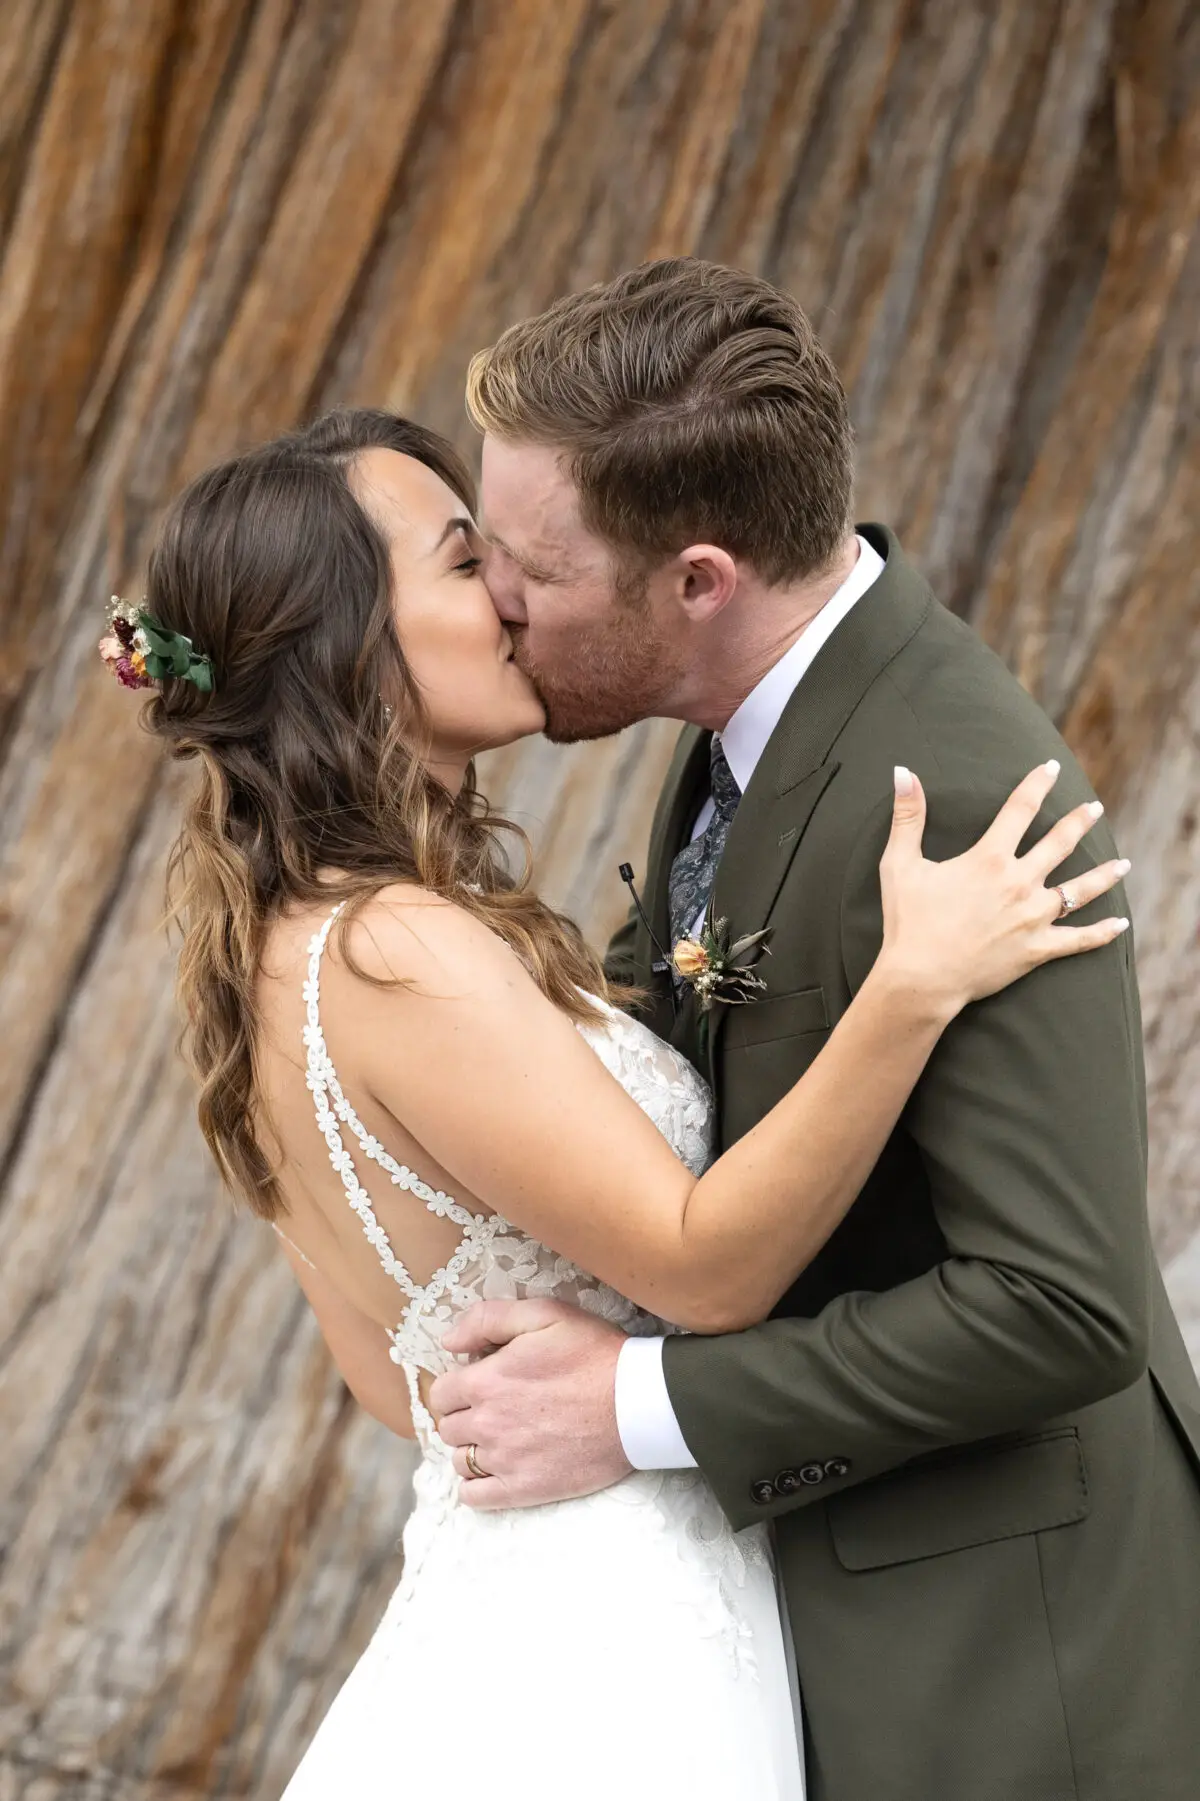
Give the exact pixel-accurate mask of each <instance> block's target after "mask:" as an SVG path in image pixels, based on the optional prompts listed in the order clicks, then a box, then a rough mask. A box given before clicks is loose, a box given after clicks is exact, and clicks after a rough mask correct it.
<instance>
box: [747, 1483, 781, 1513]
mask: <svg viewBox="0 0 1200 1801" xmlns="http://www.w3.org/2000/svg"><path fill="white" fill-rule="evenodd" d="M750 1499H751V1500H752V1501H753V1502H754V1505H755V1506H756V1507H769V1506H770V1504H771V1502H772V1501H773V1500H774V1499H775V1484H774V1483H773V1482H767V1481H765V1480H764V1481H762V1482H752V1483H751V1484H750Z"/></svg>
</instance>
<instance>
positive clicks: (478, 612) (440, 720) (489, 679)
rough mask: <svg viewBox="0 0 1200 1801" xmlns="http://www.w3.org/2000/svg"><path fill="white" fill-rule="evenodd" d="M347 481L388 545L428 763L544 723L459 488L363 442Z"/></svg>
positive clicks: (462, 758) (470, 752) (505, 740)
mask: <svg viewBox="0 0 1200 1801" xmlns="http://www.w3.org/2000/svg"><path fill="white" fill-rule="evenodd" d="M352 483H353V487H354V490H355V493H356V494H357V495H358V497H359V499H360V501H361V502H362V504H363V505H364V506H365V507H366V509H367V511H368V512H369V513H370V514H371V517H372V518H373V519H374V520H375V521H376V523H377V524H378V525H379V527H380V528H381V530H382V531H383V533H384V535H385V537H386V538H387V541H388V545H389V547H390V550H391V557H392V592H393V596H394V599H393V603H392V604H393V607H394V610H395V618H396V630H397V633H398V635H399V638H400V648H401V650H402V651H403V653H404V658H405V661H406V663H407V664H408V667H409V670H410V672H411V674H412V677H413V680H414V681H415V683H416V684H417V687H418V688H419V689H420V692H421V695H422V698H423V700H424V703H425V708H426V711H427V713H428V716H429V722H430V726H431V728H432V732H433V739H434V743H433V754H432V757H431V762H432V763H434V764H435V765H444V766H445V767H446V768H447V769H453V767H454V766H455V765H459V766H461V767H464V768H465V765H466V763H467V761H468V760H469V759H470V758H471V757H472V756H474V755H475V753H476V752H477V751H481V750H488V749H491V748H492V747H494V746H495V745H498V744H511V743H512V742H513V740H514V739H516V738H525V737H528V736H529V735H530V734H531V733H534V732H540V731H541V729H542V726H543V725H544V724H545V714H544V712H543V710H542V704H541V702H540V701H539V699H538V697H537V694H536V693H535V691H534V688H533V684H532V683H531V682H530V681H529V679H528V677H527V676H526V675H524V674H523V673H522V671H521V669H520V668H519V667H518V665H517V664H516V663H515V662H514V660H513V642H512V638H511V636H510V634H509V632H508V629H507V627H506V626H505V625H504V624H503V622H502V621H501V620H500V619H499V618H498V617H497V614H496V609H495V608H494V607H493V605H492V602H491V598H490V596H489V594H488V591H487V589H486V588H485V586H484V584H483V580H482V578H481V575H480V560H479V553H480V548H481V546H480V541H479V537H478V534H477V532H476V529H475V522H474V520H473V519H472V518H471V517H470V515H469V513H468V511H467V509H466V507H465V506H464V504H463V502H462V501H461V500H460V499H459V497H458V495H457V494H455V493H454V491H453V490H452V489H451V488H448V487H447V486H446V484H445V482H444V481H442V479H441V477H440V476H437V475H435V474H434V472H433V470H432V469H428V468H426V466H425V464H424V463H419V462H417V461H416V459H415V458H414V457H408V456H402V455H400V453H399V452H398V451H395V450H379V449H376V450H367V451H364V452H363V454H362V455H361V456H360V457H359V458H358V459H357V460H356V462H355V466H354V473H353V477H352Z"/></svg>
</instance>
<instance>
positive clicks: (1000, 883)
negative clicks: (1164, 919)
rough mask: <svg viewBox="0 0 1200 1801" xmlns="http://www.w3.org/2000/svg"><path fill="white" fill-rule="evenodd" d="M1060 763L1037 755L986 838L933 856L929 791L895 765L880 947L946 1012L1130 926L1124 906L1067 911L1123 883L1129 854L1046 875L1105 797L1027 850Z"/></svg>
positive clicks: (901, 979)
mask: <svg viewBox="0 0 1200 1801" xmlns="http://www.w3.org/2000/svg"><path fill="white" fill-rule="evenodd" d="M1058 774H1059V765H1058V764H1057V763H1043V764H1040V765H1039V767H1038V768H1037V769H1034V770H1032V771H1031V772H1030V774H1029V775H1027V776H1026V777H1025V780H1024V781H1023V782H1022V783H1021V784H1020V786H1019V787H1018V788H1016V789H1015V790H1014V792H1013V793H1012V795H1010V797H1009V799H1008V800H1007V801H1006V802H1005V803H1004V806H1003V807H1002V808H1001V809H1000V812H999V813H998V814H997V816H996V818H995V820H994V821H993V822H992V824H991V826H989V828H988V830H987V831H986V832H985V833H984V834H983V836H982V837H981V838H980V839H979V840H978V842H977V843H975V844H973V845H972V846H971V848H970V849H969V850H967V851H964V852H963V854H962V855H961V856H958V857H951V858H949V859H948V860H947V861H945V862H943V863H935V862H931V861H930V860H929V859H928V858H926V857H925V856H924V854H923V852H922V848H921V845H922V837H923V834H924V829H925V811H926V804H925V794H924V790H923V789H922V787H921V783H920V781H919V780H918V779H917V777H916V776H915V775H913V774H912V773H911V772H910V771H908V770H906V769H897V771H896V798H895V810H894V814H893V819H892V829H891V834H890V836H889V838H888V842H887V847H886V849H885V851H884V854H883V859H882V861H881V864H880V885H881V889H882V895H883V946H882V949H881V951H880V954H879V959H878V963H877V969H878V970H879V971H880V973H881V974H882V973H884V972H885V971H886V973H887V974H888V975H889V976H890V978H891V979H892V980H893V981H894V982H895V983H897V984H898V985H899V986H901V987H903V988H905V989H911V990H913V991H914V992H916V993H918V994H920V995H921V996H923V997H924V998H926V999H928V1000H929V1001H930V1002H931V1003H932V1004H933V1005H934V1007H935V1008H937V1009H939V1010H940V1011H943V1012H944V1013H945V1014H946V1016H947V1017H948V1018H952V1017H953V1016H954V1014H956V1013H957V1012H959V1011H960V1010H961V1009H962V1008H963V1007H964V1006H966V1005H967V1004H968V1002H970V1001H977V1000H982V999H983V998H984V997H985V996H986V995H989V994H995V993H997V992H998V991H999V990H1000V989H1001V988H1007V987H1008V985H1009V984H1010V983H1011V982H1015V981H1017V980H1019V979H1020V977H1021V976H1025V975H1028V974H1029V972H1030V971H1031V970H1033V969H1036V968H1038V967H1039V965H1041V964H1043V963H1049V962H1051V961H1053V960H1054V959H1056V958H1058V957H1077V956H1080V955H1082V954H1084V953H1086V952H1088V951H1094V950H1100V949H1101V948H1102V947H1103V946H1104V945H1106V944H1111V943H1112V942H1113V940H1114V939H1115V938H1118V937H1119V936H1120V935H1121V933H1122V932H1124V931H1125V930H1126V929H1127V928H1128V925H1129V921H1128V920H1127V919H1123V918H1118V917H1110V918H1107V919H1101V920H1097V921H1094V922H1089V923H1088V924H1086V925H1071V924H1063V923H1061V922H1062V921H1063V920H1064V917H1065V914H1066V912H1071V913H1073V912H1075V911H1076V909H1077V908H1080V907H1085V906H1087V904H1088V903H1089V902H1090V901H1094V900H1097V899H1098V898H1099V897H1100V896H1101V895H1102V894H1107V893H1108V891H1109V889H1111V888H1114V887H1115V886H1116V884H1117V883H1118V882H1119V881H1120V880H1121V879H1122V877H1123V876H1124V875H1125V874H1126V873H1127V871H1128V869H1129V864H1128V862H1126V861H1125V860H1124V859H1121V860H1114V861H1112V862H1108V863H1101V864H1099V865H1098V866H1097V867H1096V868H1094V869H1090V870H1088V871H1087V872H1086V873H1085V874H1083V875H1076V876H1072V877H1071V878H1070V880H1069V881H1066V882H1064V883H1063V884H1062V886H1061V888H1060V887H1058V886H1054V885H1051V883H1050V879H1049V878H1050V877H1051V876H1052V875H1053V874H1054V872H1055V871H1056V870H1057V869H1059V868H1060V866H1061V865H1062V864H1063V863H1064V862H1065V861H1066V860H1067V858H1068V857H1069V856H1070V855H1071V853H1072V851H1074V850H1075V849H1076V847H1077V846H1078V845H1079V844H1080V843H1081V841H1082V840H1083V838H1084V837H1085V836H1086V835H1087V833H1088V832H1090V831H1091V829H1092V827H1093V826H1094V825H1095V823H1096V821H1097V820H1098V819H1099V817H1100V815H1101V813H1102V812H1103V808H1102V807H1101V805H1100V803H1099V802H1098V801H1092V802H1087V803H1085V804H1084V805H1083V806H1079V807H1075V808H1073V809H1072V811H1071V812H1069V813H1066V814H1064V815H1063V817H1062V818H1061V819H1060V820H1058V821H1057V822H1056V823H1055V824H1054V825H1053V826H1051V827H1050V829H1049V830H1048V831H1047V832H1046V833H1044V834H1043V836H1042V837H1041V838H1039V839H1038V840H1037V842H1036V843H1035V844H1034V845H1033V846H1032V847H1031V848H1030V849H1029V850H1027V851H1026V852H1025V854H1024V855H1021V854H1019V847H1020V844H1021V842H1022V840H1023V839H1024V837H1025V836H1026V834H1027V833H1028V831H1029V828H1030V826H1031V825H1032V824H1033V822H1034V820H1035V819H1036V818H1037V816H1038V814H1039V813H1040V811H1041V809H1042V807H1043V805H1044V804H1045V801H1046V799H1047V796H1048V795H1049V794H1050V791H1051V789H1052V788H1053V787H1054V784H1055V782H1056V781H1057V779H1058ZM1064 897H1065V902H1066V905H1065V906H1064Z"/></svg>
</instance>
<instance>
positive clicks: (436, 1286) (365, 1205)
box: [304, 902, 508, 1323]
mask: <svg viewBox="0 0 1200 1801" xmlns="http://www.w3.org/2000/svg"><path fill="white" fill-rule="evenodd" d="M341 910H342V903H341V902H339V903H338V905H337V906H336V907H335V908H334V909H333V912H332V913H331V914H330V915H329V918H328V919H327V920H326V921H325V924H324V925H323V926H322V927H321V930H320V931H319V932H318V933H317V934H316V936H315V937H314V938H312V939H310V941H309V946H308V979H307V981H306V982H305V984H304V1002H305V1027H304V1046H305V1050H306V1052H307V1063H308V1074H307V1076H306V1078H305V1079H306V1082H307V1085H308V1088H309V1090H310V1092H311V1094H312V1097H313V1106H314V1108H315V1110H316V1116H317V1129H318V1131H319V1132H320V1133H321V1136H322V1137H323V1138H324V1140H325V1143H326V1144H327V1145H328V1147H329V1161H330V1163H331V1164H332V1165H333V1168H334V1169H335V1171H336V1172H337V1174H338V1176H339V1177H340V1178H341V1182H342V1188H343V1192H344V1193H345V1196H346V1199H347V1200H348V1201H349V1203H350V1205H351V1206H352V1207H353V1209H354V1211H355V1213H357V1215H358V1217H359V1219H360V1220H361V1221H362V1228H363V1232H364V1234H365V1236H366V1238H367V1240H368V1242H369V1243H370V1244H372V1245H373V1246H374V1247H375V1250H376V1252H377V1254H378V1257H379V1261H380V1263H381V1264H382V1265H383V1268H384V1270H385V1271H386V1272H387V1274H388V1275H389V1276H391V1278H392V1280H393V1281H394V1282H395V1283H396V1284H397V1285H398V1286H399V1287H400V1288H402V1289H403V1291H404V1293H405V1294H406V1295H407V1296H408V1297H409V1302H408V1306H407V1307H406V1308H405V1310H404V1321H405V1323H407V1322H408V1320H409V1319H410V1317H412V1316H413V1315H415V1314H419V1313H423V1312H426V1311H428V1309H430V1308H431V1307H434V1306H436V1304H437V1303H438V1302H439V1301H441V1300H442V1299H443V1298H444V1297H447V1296H448V1297H450V1298H451V1299H453V1300H461V1301H462V1302H463V1303H464V1304H465V1303H466V1302H467V1301H469V1300H470V1298H471V1297H470V1296H469V1295H467V1294H465V1293H464V1292H463V1291H462V1290H461V1289H460V1288H459V1277H460V1276H461V1275H462V1273H463V1271H464V1269H465V1268H466V1266H467V1264H468V1262H469V1261H470V1259H471V1257H472V1256H473V1255H475V1254H476V1253H477V1252H478V1250H479V1248H480V1246H481V1244H486V1243H489V1242H490V1241H491V1239H492V1238H494V1237H495V1236H496V1234H497V1233H499V1232H503V1231H506V1230H507V1229H508V1228H507V1225H506V1223H505V1221H504V1220H502V1219H501V1218H500V1216H499V1215H498V1214H488V1213H470V1212H468V1210H467V1209H466V1208H465V1207H460V1206H459V1204H458V1202H457V1201H456V1200H454V1199H453V1197H452V1196H450V1195H448V1194H446V1193H445V1192H444V1191H443V1190H442V1189H440V1188H436V1189H435V1188H431V1187H430V1185H429V1183H428V1182H423V1181H422V1180H421V1178H420V1176H418V1175H417V1174H416V1173H415V1172H414V1171H413V1170H411V1169H409V1168H408V1167H407V1166H406V1165H405V1164H401V1163H397V1162H396V1160H395V1158H394V1157H392V1156H391V1155H390V1154H389V1152H388V1151H386V1150H385V1149H384V1147H383V1145H381V1144H380V1142H379V1140H378V1139H377V1138H374V1137H372V1135H371V1133H370V1132H368V1131H367V1129H366V1127H365V1126H364V1125H363V1123H362V1121H361V1120H360V1119H359V1117H358V1115H357V1113H355V1111H354V1109H353V1107H352V1106H351V1105H350V1103H349V1101H348V1100H347V1099H346V1096H345V1094H344V1093H343V1092H342V1086H341V1083H340V1082H339V1081H338V1078H337V1071H336V1070H335V1069H334V1067H333V1063H332V1060H331V1059H330V1056H329V1050H328V1047H327V1046H326V1043H325V1034H324V1032H323V1031H322V1029H321V1010H320V1009H321V958H322V956H323V955H324V952H325V946H326V944H327V943H328V942H329V934H330V931H331V930H332V929H333V924H334V921H335V920H336V919H337V917H338V915H339V913H340V912H341ZM339 1120H341V1122H342V1124H343V1125H346V1126H349V1128H350V1130H351V1131H352V1132H353V1134H354V1136H355V1137H356V1138H357V1139H358V1142H359V1144H360V1145H361V1147H362V1150H363V1152H364V1154H365V1155H366V1156H367V1157H369V1158H370V1159H371V1161H372V1162H373V1163H377V1164H378V1165H379V1167H380V1168H381V1169H382V1170H384V1171H386V1173H387V1174H388V1175H389V1176H390V1177H391V1180H392V1185H393V1187H395V1188H401V1189H407V1190H408V1191H409V1192H410V1193H411V1194H415V1195H416V1197H417V1199H418V1200H420V1201H424V1203H425V1205H426V1207H427V1208H428V1209H429V1211H430V1212H431V1213H433V1214H435V1215H436V1216H437V1217H438V1218H439V1219H452V1220H453V1221H454V1223H455V1225H457V1226H461V1227H462V1229H463V1233H464V1236H463V1239H462V1242H461V1243H460V1244H459V1247H458V1249H457V1250H456V1251H455V1253H454V1255H453V1257H451V1259H450V1261H449V1262H448V1263H447V1264H446V1266H445V1267H444V1268H443V1269H439V1270H436V1271H435V1272H434V1274H433V1275H432V1276H431V1277H430V1278H429V1280H428V1282H426V1283H425V1284H424V1286H422V1285H421V1284H419V1283H416V1282H414V1281H413V1279H412V1277H411V1276H410V1275H409V1273H408V1271H407V1269H405V1267H404V1265H403V1263H401V1261H400V1259H399V1258H398V1257H397V1256H396V1254H395V1252H394V1251H393V1250H392V1247H391V1244H390V1243H389V1241H388V1236H387V1233H386V1232H385V1231H384V1229H383V1227H382V1226H381V1225H380V1223H379V1221H378V1219H377V1218H376V1217H375V1210H374V1208H373V1207H372V1206H371V1201H370V1197H369V1196H368V1194H367V1191H366V1189H365V1188H364V1187H363V1185H362V1183H361V1182H360V1181H359V1179H358V1172H357V1171H356V1169H355V1167H354V1159H353V1157H352V1156H351V1155H350V1152H349V1151H348V1150H347V1149H346V1146H345V1144H344V1142H343V1140H342V1135H341V1132H340V1131H339V1129H338V1121H339Z"/></svg>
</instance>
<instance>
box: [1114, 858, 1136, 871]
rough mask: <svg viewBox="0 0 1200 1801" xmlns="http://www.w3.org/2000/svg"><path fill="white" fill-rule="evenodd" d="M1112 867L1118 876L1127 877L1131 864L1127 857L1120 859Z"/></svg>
mask: <svg viewBox="0 0 1200 1801" xmlns="http://www.w3.org/2000/svg"><path fill="white" fill-rule="evenodd" d="M1113 867H1114V868H1115V870H1116V872H1117V874H1118V875H1128V874H1129V871H1130V870H1131V869H1132V868H1133V864H1132V863H1131V862H1130V861H1129V858H1128V857H1122V858H1121V860H1120V862H1119V863H1115V864H1114V865H1113Z"/></svg>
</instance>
